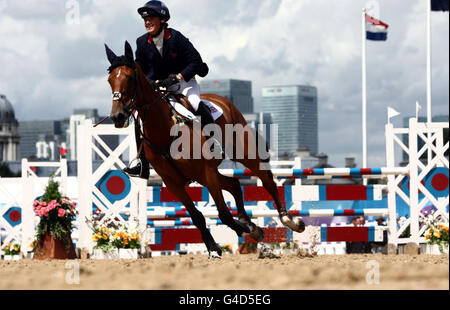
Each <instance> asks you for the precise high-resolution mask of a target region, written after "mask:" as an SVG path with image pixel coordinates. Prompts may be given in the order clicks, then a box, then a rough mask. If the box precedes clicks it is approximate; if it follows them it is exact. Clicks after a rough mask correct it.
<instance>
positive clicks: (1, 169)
mask: <svg viewBox="0 0 450 310" xmlns="http://www.w3.org/2000/svg"><path fill="white" fill-rule="evenodd" d="M0 177H2V178H17V177H20V173H13V172H12V171H11V169H9V166H8V165H7V164H6V163H1V164H0Z"/></svg>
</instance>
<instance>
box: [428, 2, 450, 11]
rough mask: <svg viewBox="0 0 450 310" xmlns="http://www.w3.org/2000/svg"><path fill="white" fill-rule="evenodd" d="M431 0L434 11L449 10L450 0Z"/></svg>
mask: <svg viewBox="0 0 450 310" xmlns="http://www.w3.org/2000/svg"><path fill="white" fill-rule="evenodd" d="M429 1H431V10H432V11H448V10H449V2H450V1H449V0H429Z"/></svg>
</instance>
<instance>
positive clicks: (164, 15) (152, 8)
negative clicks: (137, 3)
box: [138, 0, 170, 22]
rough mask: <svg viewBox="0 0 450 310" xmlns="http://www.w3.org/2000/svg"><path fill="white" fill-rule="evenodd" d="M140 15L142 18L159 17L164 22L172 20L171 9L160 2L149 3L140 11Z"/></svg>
mask: <svg viewBox="0 0 450 310" xmlns="http://www.w3.org/2000/svg"><path fill="white" fill-rule="evenodd" d="M138 13H139V14H140V15H141V16H142V18H145V17H150V16H159V17H160V18H161V20H162V21H163V22H167V21H168V20H169V19H170V13H169V9H168V8H167V6H166V5H165V4H164V2H162V1H158V0H152V1H149V2H147V3H146V4H145V5H144V6H143V7H141V8H139V9H138Z"/></svg>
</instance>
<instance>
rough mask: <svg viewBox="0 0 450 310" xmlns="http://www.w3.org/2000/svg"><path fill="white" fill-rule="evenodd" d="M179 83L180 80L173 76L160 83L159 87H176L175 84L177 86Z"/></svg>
mask: <svg viewBox="0 0 450 310" xmlns="http://www.w3.org/2000/svg"><path fill="white" fill-rule="evenodd" d="M178 82H179V81H178V79H177V78H176V77H174V76H171V77H168V78H167V79H165V80H162V81H161V82H159V83H158V85H159V86H160V87H165V88H169V87H170V86H172V85H175V84H177V83H178Z"/></svg>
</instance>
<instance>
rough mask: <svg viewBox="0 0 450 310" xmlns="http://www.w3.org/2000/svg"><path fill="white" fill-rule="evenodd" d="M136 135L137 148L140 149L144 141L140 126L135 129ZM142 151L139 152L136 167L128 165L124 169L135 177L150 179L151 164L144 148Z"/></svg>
mask: <svg viewBox="0 0 450 310" xmlns="http://www.w3.org/2000/svg"><path fill="white" fill-rule="evenodd" d="M135 135H136V144H137V149H138V150H140V148H141V144H142V143H144V141H143V140H142V138H141V134H140V132H139V129H138V128H136V130H135ZM140 151H141V152H140V153H139V162H138V164H137V165H136V166H134V167H131V168H130V167H127V168H125V169H123V172H125V173H127V174H129V175H130V176H133V177H140V178H142V179H145V180H148V178H149V176H150V165H149V163H148V161H147V158H145V152H144V150H143V149H142V150H140Z"/></svg>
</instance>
